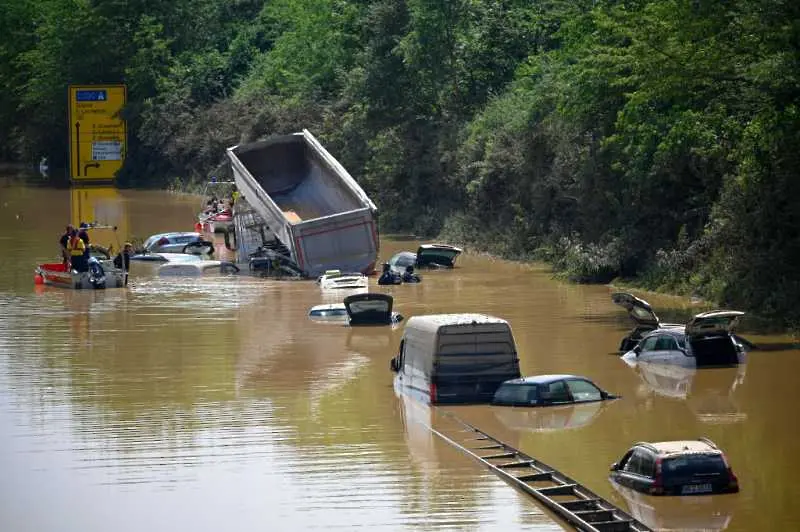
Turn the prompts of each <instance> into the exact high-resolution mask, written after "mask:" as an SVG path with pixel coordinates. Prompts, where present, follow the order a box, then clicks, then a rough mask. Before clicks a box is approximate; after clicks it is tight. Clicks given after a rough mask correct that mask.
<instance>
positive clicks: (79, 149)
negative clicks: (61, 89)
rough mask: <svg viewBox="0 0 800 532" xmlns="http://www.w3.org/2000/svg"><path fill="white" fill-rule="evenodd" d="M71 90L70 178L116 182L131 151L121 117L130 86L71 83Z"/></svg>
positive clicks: (69, 120) (125, 127) (69, 106)
mask: <svg viewBox="0 0 800 532" xmlns="http://www.w3.org/2000/svg"><path fill="white" fill-rule="evenodd" d="M68 93H69V94H68V98H69V105H68V109H69V111H68V113H69V114H68V127H69V147H70V152H69V161H70V165H69V166H70V178H71V179H72V181H73V182H86V181H112V180H113V179H114V178H115V176H116V174H117V172H118V171H119V169H120V168H122V165H123V163H124V162H125V155H126V153H127V150H128V128H127V124H126V123H125V120H123V119H122V116H121V111H122V109H123V108H124V107H125V104H126V103H127V102H128V90H127V87H126V86H125V85H121V84H120V85H70V86H69V90H68Z"/></svg>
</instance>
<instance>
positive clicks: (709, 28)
mask: <svg viewBox="0 0 800 532" xmlns="http://www.w3.org/2000/svg"><path fill="white" fill-rule="evenodd" d="M0 10H2V11H3V13H4V17H3V18H2V19H0V30H2V35H3V37H2V38H1V39H2V41H0V145H1V146H2V149H1V150H0V157H3V158H6V159H9V158H18V159H23V160H35V159H36V158H38V156H40V155H41V154H42V153H48V154H50V155H51V161H55V162H58V161H63V162H64V163H66V161H65V160H64V159H65V158H64V157H63V156H59V154H63V153H65V142H66V135H65V133H64V132H65V131H66V124H65V116H66V97H65V95H66V85H67V84H69V83H109V82H124V83H126V84H127V86H128V88H129V100H130V103H129V105H128V108H127V109H126V111H125V113H126V118H127V119H128V121H129V131H130V132H131V138H130V139H129V141H130V147H129V148H130V149H129V154H128V158H127V160H126V165H125V168H124V169H123V172H122V174H121V175H120V176H119V177H120V180H121V181H122V182H123V183H127V184H129V185H131V186H142V185H159V184H164V183H165V180H167V179H171V178H172V177H173V176H175V175H181V176H184V177H186V178H190V179H192V178H195V179H203V178H204V177H205V176H207V175H208V174H210V173H219V172H220V169H221V168H222V167H223V166H221V165H223V163H224V148H225V147H226V146H228V145H230V144H234V143H237V142H242V141H247V140H251V139H255V138H258V137H263V136H266V135H270V134H276V133H286V132H290V131H294V130H297V129H300V128H302V127H309V128H311V129H313V130H314V132H315V133H316V134H317V135H319V136H320V137H321V139H322V140H323V142H325V143H326V145H328V147H329V148H330V149H331V150H332V151H333V152H334V153H335V154H336V156H337V157H338V158H339V159H340V160H341V161H342V162H343V163H344V164H345V166H346V167H347V168H348V169H349V170H350V171H351V173H352V174H353V175H354V176H356V178H357V179H358V180H359V181H360V182H361V183H362V184H363V185H364V186H365V187H366V188H367V189H368V192H369V193H370V194H371V195H372V196H373V198H374V199H375V200H376V202H377V203H378V205H379V207H380V209H381V212H382V215H383V225H382V226H383V228H384V230H399V231H416V232H421V233H426V234H431V235H435V234H439V233H440V232H442V231H444V232H443V233H441V235H442V237H448V238H451V239H454V240H458V241H461V242H463V243H468V244H471V245H474V246H477V247H482V248H485V249H489V250H492V251H495V252H498V253H502V254H505V255H507V256H514V257H539V258H545V259H547V260H549V261H551V262H552V263H553V264H554V265H555V266H556V267H557V268H558V269H562V270H564V271H565V272H566V273H567V274H568V275H570V276H571V277H573V278H574V279H576V280H580V281H605V280H607V279H610V278H613V277H614V276H625V277H630V278H635V279H638V280H639V282H641V283H643V284H646V285H647V286H650V287H654V288H663V289H668V290H673V291H680V292H687V293H693V294H697V295H701V296H705V297H708V298H711V299H715V300H716V301H718V302H719V303H720V304H727V305H733V306H737V307H741V308H745V309H750V310H754V311H757V312H761V313H763V314H767V315H770V316H775V317H782V318H783V319H785V320H786V321H787V322H792V323H797V322H798V321H799V320H800V311H797V310H796V309H795V305H793V304H792V303H793V302H794V300H796V299H797V298H798V296H800V275H798V274H797V273H795V271H794V268H793V259H794V257H795V256H797V251H798V247H800V240H798V229H797V228H798V222H800V220H798V218H800V190H798V189H799V188H800V185H798V184H797V182H798V181H797V179H796V172H797V171H798V167H799V166H800V161H798V153H799V152H800V150H799V149H798V148H800V146H799V144H800V142H799V141H800V134H799V133H798V131H799V129H798V126H800V120H798V113H799V112H800V111H799V110H798V105H800V101H798V100H799V99H800V79H799V77H800V68H798V67H800V53H799V51H798V46H800V45H799V44H798V43H800V4H798V3H797V2H792V1H790V0H728V1H726V2H714V1H711V0H578V1H574V0H573V1H567V0H546V1H538V2H530V1H529V0H369V1H368V0H299V1H294V0H269V1H267V2H263V1H259V0H174V1H173V2H158V1H155V0H135V1H130V0H128V1H122V0H40V1H38V2H33V1H31V0H0ZM765 271H769V272H770V275H763V272H765Z"/></svg>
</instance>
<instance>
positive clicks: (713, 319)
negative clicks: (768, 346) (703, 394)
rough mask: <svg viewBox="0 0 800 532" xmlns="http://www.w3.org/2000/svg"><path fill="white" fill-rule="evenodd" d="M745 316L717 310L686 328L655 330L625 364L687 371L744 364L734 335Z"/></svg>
mask: <svg viewBox="0 0 800 532" xmlns="http://www.w3.org/2000/svg"><path fill="white" fill-rule="evenodd" d="M743 315H744V312H740V311H738V310H714V311H711V312H703V313H701V314H698V315H696V316H695V317H694V318H692V319H691V320H690V321H689V323H687V324H686V325H671V326H669V327H661V328H658V329H655V330H654V331H651V332H649V333H647V334H645V335H644V336H642V339H641V340H639V343H638V344H636V346H635V347H633V349H631V350H630V351H628V352H627V353H625V354H624V355H623V356H622V360H623V361H625V363H627V364H628V365H630V366H636V365H637V364H638V363H639V362H650V363H656V364H675V365H678V366H682V367H687V368H703V367H715V366H734V365H736V364H742V363H744V361H745V348H744V345H742V344H741V343H739V341H738V340H737V338H736V337H735V336H734V335H733V334H732V333H731V331H732V330H733V328H734V326H735V325H736V322H737V321H738V320H739V318H740V317H741V316H743Z"/></svg>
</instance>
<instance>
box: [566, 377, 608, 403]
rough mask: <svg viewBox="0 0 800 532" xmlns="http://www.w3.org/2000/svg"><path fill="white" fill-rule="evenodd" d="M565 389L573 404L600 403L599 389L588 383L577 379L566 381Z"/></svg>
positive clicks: (601, 395)
mask: <svg viewBox="0 0 800 532" xmlns="http://www.w3.org/2000/svg"><path fill="white" fill-rule="evenodd" d="M567 387H568V388H569V391H570V393H571V394H572V398H573V400H574V401H575V402H581V401H600V400H601V399H602V398H603V394H602V393H601V392H600V389H599V388H598V387H597V386H595V385H594V384H592V383H591V382H588V381H584V380H579V379H574V380H568V381H567Z"/></svg>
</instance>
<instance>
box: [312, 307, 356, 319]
mask: <svg viewBox="0 0 800 532" xmlns="http://www.w3.org/2000/svg"><path fill="white" fill-rule="evenodd" d="M346 314H347V311H346V310H345V309H343V308H325V309H312V310H311V312H309V315H310V316H316V317H320V318H328V317H333V316H345V315H346Z"/></svg>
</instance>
